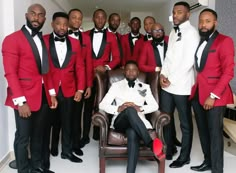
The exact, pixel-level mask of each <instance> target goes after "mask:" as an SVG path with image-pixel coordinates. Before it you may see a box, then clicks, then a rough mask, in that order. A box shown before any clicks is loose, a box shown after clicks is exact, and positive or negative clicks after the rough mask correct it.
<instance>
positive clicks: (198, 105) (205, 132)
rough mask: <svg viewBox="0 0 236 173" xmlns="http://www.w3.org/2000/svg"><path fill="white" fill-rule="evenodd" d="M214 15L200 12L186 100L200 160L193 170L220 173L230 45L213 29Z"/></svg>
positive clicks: (231, 59) (228, 93)
mask: <svg viewBox="0 0 236 173" xmlns="http://www.w3.org/2000/svg"><path fill="white" fill-rule="evenodd" d="M216 26H217V13H216V12H215V11H214V10H212V9H204V10H202V11H201V13H200V15H199V24H198V29H199V34H200V36H201V41H200V43H199V46H198V48H197V50H196V53H195V67H196V71H197V78H196V83H195V85H194V86H193V87H192V92H191V96H190V99H192V105H193V109H194V112H195V118H196V122H197V127H198V132H199V137H200V142H201V146H202V150H203V154H204V161H203V163H202V164H201V165H199V166H193V167H191V169H192V170H194V171H206V170H211V171H212V173H223V163H224V161H223V158H224V141H223V115H224V112H225V106H226V104H229V103H233V94H232V90H231V88H230V85H229V82H230V80H231V79H232V78H233V76H234V55H235V54H234V43H233V40H232V38H230V37H228V36H225V35H223V34H220V33H219V32H218V31H217V30H216Z"/></svg>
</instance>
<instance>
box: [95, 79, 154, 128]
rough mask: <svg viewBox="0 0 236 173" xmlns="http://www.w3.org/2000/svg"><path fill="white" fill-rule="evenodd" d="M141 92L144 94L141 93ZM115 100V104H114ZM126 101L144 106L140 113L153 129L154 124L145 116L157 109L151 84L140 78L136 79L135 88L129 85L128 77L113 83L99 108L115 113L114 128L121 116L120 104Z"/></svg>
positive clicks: (146, 124) (145, 122)
mask: <svg viewBox="0 0 236 173" xmlns="http://www.w3.org/2000/svg"><path fill="white" fill-rule="evenodd" d="M140 92H141V93H144V94H140ZM114 102H115V104H112V103H114ZM125 102H133V103H135V104H136V105H138V106H141V107H142V109H143V112H138V115H139V117H140V118H141V120H142V121H143V122H144V124H145V126H146V128H147V129H151V128H152V126H151V124H150V122H149V121H148V120H147V119H146V118H145V114H148V113H151V112H154V111H157V110H158V104H157V102H156V100H155V99H154V97H153V95H152V93H151V89H150V86H149V85H147V84H144V83H142V82H140V81H139V80H138V79H137V80H136V81H135V85H134V88H130V87H129V86H128V81H127V80H126V79H123V80H121V81H118V82H115V83H113V84H112V86H111V87H110V89H109V91H108V93H107V94H106V95H105V97H104V98H103V100H102V101H101V103H100V104H99V109H101V110H103V111H105V112H107V113H109V114H112V115H113V117H112V122H111V128H114V126H113V125H114V122H115V119H116V118H117V116H119V113H118V112H117V111H118V108H119V106H121V105H122V104H123V103H125ZM145 103H146V104H145Z"/></svg>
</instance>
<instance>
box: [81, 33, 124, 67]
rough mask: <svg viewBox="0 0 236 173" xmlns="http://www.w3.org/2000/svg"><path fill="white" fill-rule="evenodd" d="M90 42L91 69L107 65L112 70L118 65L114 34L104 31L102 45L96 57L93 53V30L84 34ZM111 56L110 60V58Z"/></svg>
mask: <svg viewBox="0 0 236 173" xmlns="http://www.w3.org/2000/svg"><path fill="white" fill-rule="evenodd" d="M85 33H86V34H87V35H88V36H89V37H90V40H91V45H92V58H93V67H94V68H96V67H97V66H100V65H101V66H104V65H108V66H109V67H110V68H111V69H114V68H115V67H116V66H117V65H119V63H120V53H119V49H117V48H118V45H117V41H116V37H115V35H114V34H112V33H110V32H108V31H104V34H103V38H102V43H101V47H100V50H99V52H98V55H97V56H96V55H95V54H94V52H93V35H94V29H92V30H88V31H86V32H85ZM111 55H112V58H111Z"/></svg>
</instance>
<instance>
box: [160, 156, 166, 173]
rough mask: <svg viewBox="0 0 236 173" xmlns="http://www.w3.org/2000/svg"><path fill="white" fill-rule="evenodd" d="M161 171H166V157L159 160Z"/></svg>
mask: <svg viewBox="0 0 236 173" xmlns="http://www.w3.org/2000/svg"><path fill="white" fill-rule="evenodd" d="M158 172H159V173H165V159H161V160H159V171H158Z"/></svg>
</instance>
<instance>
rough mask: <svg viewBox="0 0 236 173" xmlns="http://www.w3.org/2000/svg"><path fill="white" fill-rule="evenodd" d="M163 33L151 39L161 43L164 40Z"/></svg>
mask: <svg viewBox="0 0 236 173" xmlns="http://www.w3.org/2000/svg"><path fill="white" fill-rule="evenodd" d="M164 37H165V36H164V35H163V36H162V37H159V38H155V37H153V41H154V42H156V43H161V42H162V41H163V40H164Z"/></svg>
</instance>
